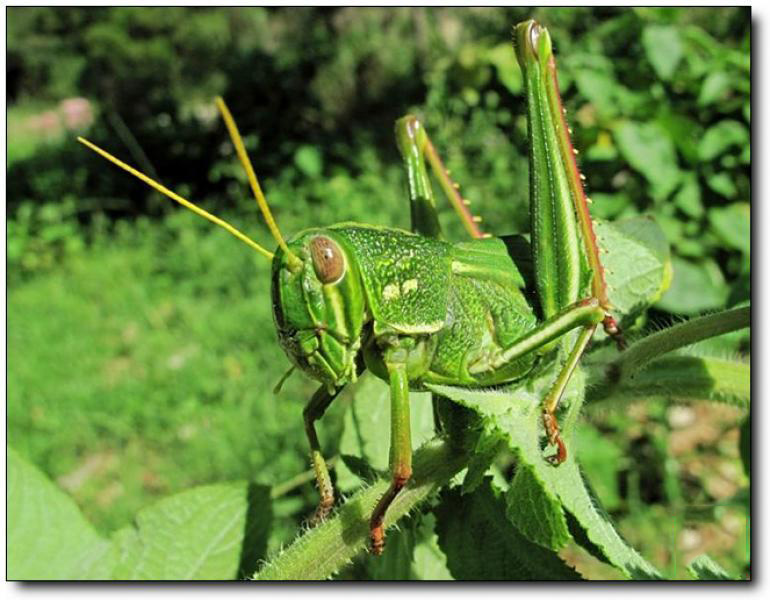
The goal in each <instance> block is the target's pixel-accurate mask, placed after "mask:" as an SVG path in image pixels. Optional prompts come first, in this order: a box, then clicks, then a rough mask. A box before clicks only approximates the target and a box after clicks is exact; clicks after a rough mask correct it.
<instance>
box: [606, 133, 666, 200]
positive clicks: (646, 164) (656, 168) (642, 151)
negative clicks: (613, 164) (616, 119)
mask: <svg viewBox="0 0 770 600" xmlns="http://www.w3.org/2000/svg"><path fill="white" fill-rule="evenodd" d="M614 135H615V140H616V142H617V145H618V148H620V152H621V153H622V154H623V157H624V158H625V159H626V161H628V164H629V165H631V167H633V168H634V169H636V170H637V171H639V172H640V173H641V174H642V175H644V176H645V178H646V179H647V181H649V182H650V184H651V193H652V196H653V197H654V198H655V199H656V200H663V199H664V198H666V197H667V196H668V195H669V194H670V193H671V192H673V191H674V189H676V186H677V185H678V184H679V180H680V176H681V173H680V172H679V168H678V167H677V159H676V151H675V149H674V144H673V143H672V142H671V139H670V138H669V136H668V135H667V133H666V131H665V130H663V128H662V127H661V126H660V124H658V123H656V122H649V123H639V122H635V121H623V122H621V123H620V124H619V125H618V126H616V127H615V131H614Z"/></svg>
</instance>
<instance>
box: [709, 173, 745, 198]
mask: <svg viewBox="0 0 770 600" xmlns="http://www.w3.org/2000/svg"><path fill="white" fill-rule="evenodd" d="M706 183H707V184H708V186H709V187H710V188H711V189H712V190H714V191H715V192H716V193H717V194H719V195H720V196H724V197H725V198H733V197H735V194H736V193H737V192H738V188H736V187H735V183H734V182H733V178H732V177H730V175H729V174H728V173H724V172H722V173H714V174H713V175H709V176H708V177H707V178H706Z"/></svg>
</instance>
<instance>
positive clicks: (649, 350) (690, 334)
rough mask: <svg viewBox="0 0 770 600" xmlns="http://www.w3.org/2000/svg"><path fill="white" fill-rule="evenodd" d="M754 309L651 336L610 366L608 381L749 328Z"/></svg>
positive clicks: (701, 319) (719, 315) (729, 312)
mask: <svg viewBox="0 0 770 600" xmlns="http://www.w3.org/2000/svg"><path fill="white" fill-rule="evenodd" d="M750 322H751V307H749V306H746V307H742V308H734V309H732V310H725V311H722V312H718V313H715V314H713V315H706V316H704V317H698V318H697V319H692V320H690V321H687V322H686V323H680V324H678V325H674V326H673V327H668V328H666V329H664V330H663V331H659V332H657V333H653V334H652V335H648V336H647V337H646V338H644V339H642V340H640V341H639V342H636V343H635V344H633V345H632V346H630V347H629V348H628V349H627V350H625V351H624V352H622V353H621V354H620V356H619V357H618V358H617V359H616V360H615V361H613V362H611V363H610V364H609V365H608V368H607V377H608V379H610V381H615V382H620V381H622V380H624V379H626V378H627V377H629V376H631V375H632V374H633V373H635V372H637V371H638V370H639V369H641V368H642V367H643V366H645V365H646V364H647V363H649V362H650V361H651V360H653V359H655V358H658V357H660V356H661V355H663V354H666V353H667V352H671V351H672V350H677V349H678V348H683V347H685V346H689V345H690V344H694V343H695V342H699V341H701V340H705V339H708V338H711V337H716V336H718V335H722V334H723V333H729V332H731V331H736V330H738V329H743V328H744V327H748V326H749V325H750Z"/></svg>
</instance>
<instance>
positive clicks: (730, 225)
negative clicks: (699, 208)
mask: <svg viewBox="0 0 770 600" xmlns="http://www.w3.org/2000/svg"><path fill="white" fill-rule="evenodd" d="M708 216H709V223H711V228H712V230H713V231H714V233H716V234H717V236H719V239H720V240H721V241H722V242H723V243H724V244H725V245H726V246H729V247H730V248H734V249H736V250H740V251H741V252H743V254H744V255H745V256H749V255H750V254H751V207H750V206H749V203H748V202H735V203H733V204H730V205H729V206H725V207H716V206H715V207H713V208H710V209H709V211H708Z"/></svg>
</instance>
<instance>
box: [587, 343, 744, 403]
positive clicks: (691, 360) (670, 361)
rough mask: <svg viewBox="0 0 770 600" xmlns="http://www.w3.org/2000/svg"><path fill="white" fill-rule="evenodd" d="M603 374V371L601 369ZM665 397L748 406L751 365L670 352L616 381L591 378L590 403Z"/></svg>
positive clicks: (589, 387) (588, 400) (677, 399)
mask: <svg viewBox="0 0 770 600" xmlns="http://www.w3.org/2000/svg"><path fill="white" fill-rule="evenodd" d="M597 374H598V376H599V377H601V376H602V375H601V372H599V371H597ZM660 397H665V398H667V399H670V400H674V401H691V400H710V401H713V402H723V403H725V404H731V405H733V406H737V407H739V408H743V409H746V410H748V408H749V404H750V400H751V366H750V365H749V364H748V363H746V362H742V361H737V360H727V359H721V358H712V357H702V356H666V357H663V358H660V359H658V360H656V361H654V362H653V364H652V366H651V368H650V369H645V370H644V371H641V372H639V373H636V374H633V375H630V376H628V377H625V378H624V379H623V380H622V381H620V382H617V383H616V384H615V385H609V384H608V383H607V382H606V381H604V382H601V383H599V384H598V385H597V384H596V382H589V384H588V388H587V391H586V403H587V404H592V403H595V402H604V401H610V400H611V401H613V402H614V401H621V400H623V401H628V402H636V401H639V400H643V399H648V398H660Z"/></svg>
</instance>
